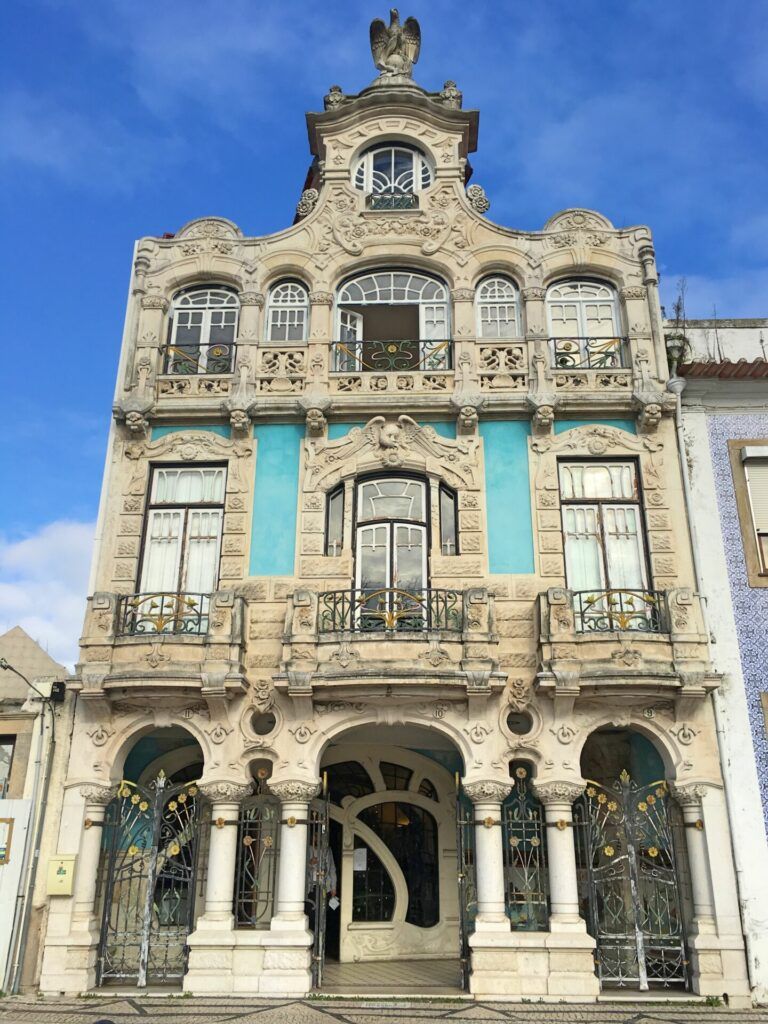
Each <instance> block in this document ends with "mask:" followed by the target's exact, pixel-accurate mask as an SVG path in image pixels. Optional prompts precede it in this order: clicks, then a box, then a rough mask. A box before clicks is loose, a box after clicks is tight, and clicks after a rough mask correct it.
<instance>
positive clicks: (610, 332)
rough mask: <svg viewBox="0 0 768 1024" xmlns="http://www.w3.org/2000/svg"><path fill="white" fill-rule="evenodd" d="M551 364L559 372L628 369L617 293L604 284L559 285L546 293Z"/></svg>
mask: <svg viewBox="0 0 768 1024" xmlns="http://www.w3.org/2000/svg"><path fill="white" fill-rule="evenodd" d="M546 304H547V321H548V324H549V336H550V339H551V341H550V344H551V348H552V360H553V363H554V365H555V366H556V367H558V368H560V369H584V370H605V369H615V368H617V367H621V366H625V365H626V363H625V357H626V353H625V349H626V346H625V344H624V339H623V338H622V337H621V331H620V327H619V312H618V303H617V301H616V290H615V289H614V288H613V286H612V285H610V284H607V283H606V282H605V281H591V280H587V279H580V278H579V279H574V280H569V281H558V282H557V283H556V284H553V285H550V287H549V288H548V290H547V303H546Z"/></svg>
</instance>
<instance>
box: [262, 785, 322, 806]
mask: <svg viewBox="0 0 768 1024" xmlns="http://www.w3.org/2000/svg"><path fill="white" fill-rule="evenodd" d="M267 785H268V786H269V789H270V792H272V793H274V794H275V796H276V797H277V798H278V799H279V800H280V802H281V803H284V804H285V803H293V802H296V803H300V804H303V803H309V801H310V800H311V799H312V797H314V796H316V795H317V793H318V790H319V789H320V783H319V782H305V781H304V780H303V779H285V780H283V781H281V782H268V783H267Z"/></svg>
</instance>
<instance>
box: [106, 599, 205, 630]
mask: <svg viewBox="0 0 768 1024" xmlns="http://www.w3.org/2000/svg"><path fill="white" fill-rule="evenodd" d="M210 603H211V596H210V594H172V593H163V594H124V595H122V596H121V597H120V600H119V603H118V608H117V635H118V636H144V635H150V634H152V635H154V634H158V633H183V634H186V635H187V636H202V635H203V634H205V633H207V632H208V612H209V608H210Z"/></svg>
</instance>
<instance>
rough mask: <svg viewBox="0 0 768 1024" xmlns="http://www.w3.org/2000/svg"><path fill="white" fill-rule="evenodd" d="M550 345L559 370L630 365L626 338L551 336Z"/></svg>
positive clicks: (624, 366)
mask: <svg viewBox="0 0 768 1024" xmlns="http://www.w3.org/2000/svg"><path fill="white" fill-rule="evenodd" d="M549 346H550V351H551V357H552V366H553V367H554V368H555V369H558V370H621V369H625V368H626V367H627V366H628V365H629V364H628V361H627V339H626V338H550V339H549Z"/></svg>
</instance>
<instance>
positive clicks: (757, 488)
mask: <svg viewBox="0 0 768 1024" xmlns="http://www.w3.org/2000/svg"><path fill="white" fill-rule="evenodd" d="M741 461H742V463H743V465H744V476H745V477H746V482H747V497H748V499H749V511H750V516H751V519H752V523H751V526H752V530H753V531H754V538H755V543H756V545H757V557H758V561H759V565H760V571H761V572H768V446H766V447H762V446H757V445H753V446H747V447H745V448H742V449H741Z"/></svg>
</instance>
